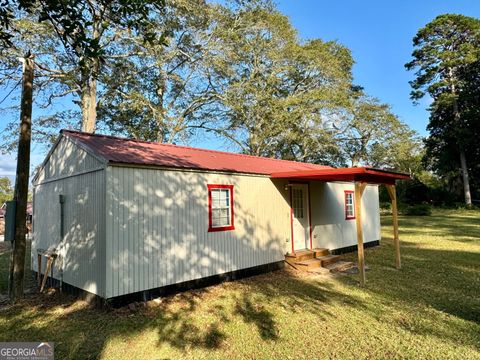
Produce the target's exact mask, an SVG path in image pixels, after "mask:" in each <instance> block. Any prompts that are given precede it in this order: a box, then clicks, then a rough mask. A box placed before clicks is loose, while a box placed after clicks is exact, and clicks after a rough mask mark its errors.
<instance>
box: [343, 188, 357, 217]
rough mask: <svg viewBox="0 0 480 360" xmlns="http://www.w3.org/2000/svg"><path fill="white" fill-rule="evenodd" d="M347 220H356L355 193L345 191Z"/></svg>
mask: <svg viewBox="0 0 480 360" xmlns="http://www.w3.org/2000/svg"><path fill="white" fill-rule="evenodd" d="M345 219H346V220H351V219H355V202H354V192H353V191H350V190H345Z"/></svg>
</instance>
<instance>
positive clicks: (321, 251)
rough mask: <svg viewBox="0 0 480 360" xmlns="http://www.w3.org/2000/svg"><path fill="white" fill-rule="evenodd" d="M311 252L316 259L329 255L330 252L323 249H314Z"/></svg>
mask: <svg viewBox="0 0 480 360" xmlns="http://www.w3.org/2000/svg"><path fill="white" fill-rule="evenodd" d="M312 251H313V253H314V255H315V257H316V258H318V257H320V256H326V255H330V250H328V249H324V248H316V249H313V250H312Z"/></svg>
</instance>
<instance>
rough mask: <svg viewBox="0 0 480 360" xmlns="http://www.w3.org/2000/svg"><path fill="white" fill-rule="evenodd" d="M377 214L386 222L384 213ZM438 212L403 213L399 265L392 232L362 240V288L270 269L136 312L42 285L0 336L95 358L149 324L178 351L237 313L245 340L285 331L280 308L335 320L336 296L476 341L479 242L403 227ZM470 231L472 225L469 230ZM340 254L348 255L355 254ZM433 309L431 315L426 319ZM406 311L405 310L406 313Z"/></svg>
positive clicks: (215, 334)
mask: <svg viewBox="0 0 480 360" xmlns="http://www.w3.org/2000/svg"><path fill="white" fill-rule="evenodd" d="M382 220H383V222H384V224H385V225H386V224H387V222H388V221H387V222H386V221H385V219H382ZM446 221H453V220H449V219H448V217H447V219H445V218H442V217H440V216H436V217H431V218H426V219H418V218H411V219H409V218H401V238H402V237H403V238H404V239H405V241H402V263H403V267H402V269H401V270H400V271H396V270H395V269H394V268H393V266H394V249H393V244H392V240H391V238H389V237H385V238H384V239H383V240H382V242H381V244H382V245H381V246H379V247H376V248H371V249H367V250H366V261H367V264H368V265H369V267H370V269H371V270H370V271H368V272H367V287H366V289H365V290H361V289H358V288H357V287H356V283H357V277H356V276H339V277H337V278H336V280H335V282H337V284H335V282H334V281H324V279H323V278H321V277H311V276H303V275H301V274H297V273H293V272H289V271H278V272H274V273H270V274H266V275H261V276H257V277H254V278H250V279H244V280H240V281H236V282H232V283H225V284H222V285H219V286H213V287H209V288H205V289H201V290H193V291H188V292H185V293H182V294H178V295H175V296H171V297H167V298H164V299H163V300H162V302H161V304H160V305H159V306H156V307H152V308H140V309H138V310H137V311H134V312H132V311H130V310H128V308H122V309H119V310H112V311H100V310H95V309H91V308H89V307H88V306H86V305H85V304H84V303H82V302H79V301H76V300H75V299H72V298H70V297H66V296H62V295H60V294H46V295H41V296H36V297H30V298H27V299H26V300H25V301H23V302H21V303H20V304H18V305H16V306H14V307H11V308H8V309H3V310H1V311H0V341H22V340H23V341H33V340H47V341H55V343H56V354H58V357H59V358H98V357H101V356H102V355H104V354H105V351H106V349H107V348H108V349H109V350H111V349H112V348H113V347H115V346H116V345H117V344H118V346H119V347H120V348H121V349H124V346H125V345H124V344H125V343H126V344H130V343H132V344H134V345H135V344H136V342H137V340H138V337H141V335H142V334H144V333H146V332H149V333H153V334H154V335H155V338H156V340H155V341H156V342H154V344H155V345H154V347H156V348H155V349H153V351H158V352H160V353H161V352H162V351H164V349H166V348H173V349H174V350H178V351H180V352H182V353H184V352H186V351H189V350H199V349H203V350H205V351H216V350H218V351H224V350H225V349H226V348H228V347H229V344H231V343H232V342H234V341H235V340H236V339H235V333H234V331H232V329H233V327H235V326H239V325H237V324H239V323H241V324H244V325H246V326H247V328H248V329H251V330H252V334H249V336H251V337H252V342H255V341H257V342H258V343H261V344H271V343H273V344H276V342H278V341H280V340H283V337H282V330H285V328H284V326H285V325H284V324H282V321H285V317H288V315H285V314H293V315H295V314H297V315H298V314H300V315H301V316H300V318H302V319H305V321H307V320H306V319H315V321H336V319H337V315H338V314H337V313H335V312H334V313H332V309H333V307H334V306H335V305H339V306H341V308H342V310H341V312H342V313H344V314H349V313H350V312H354V311H356V312H357V316H359V315H358V313H361V316H362V318H359V320H360V319H365V320H366V321H371V319H376V320H378V321H390V322H393V325H394V326H397V327H399V328H401V329H403V330H405V331H408V332H411V333H412V334H415V335H417V334H418V335H423V336H434V337H437V338H439V339H440V340H441V341H442V342H447V343H452V344H459V345H460V344H461V345H467V346H470V347H472V348H474V349H480V338H479V332H478V330H479V329H480V328H479V324H480V299H479V296H478V294H479V293H480V291H479V289H480V278H479V270H478V264H480V252H475V251H474V250H472V251H466V250H463V248H462V247H461V246H463V245H461V244H459V245H458V246H459V247H458V248H455V249H448V248H441V247H435V246H434V243H432V242H431V240H430V242H428V243H423V242H422V241H417V240H412V239H410V238H409V237H410V235H409V233H408V231H409V228H410V227H416V226H417V227H420V228H421V229H424V231H426V232H429V231H434V230H436V229H437V228H438V227H439V226H448V225H442V224H444V223H445V222H446ZM462 221H463V220H462ZM460 224H463V222H460ZM464 225H465V226H466V225H468V222H466V223H465V224H464ZM388 230H389V229H388ZM463 231H464V230H463V227H462V225H460V226H459V227H457V230H451V231H450V232H451V234H453V235H448V234H449V233H450V232H448V234H447V235H445V236H446V239H447V240H454V241H455V240H456V239H458V238H461V237H462V235H463ZM419 233H420V234H421V232H419V231H417V232H416V235H418V234H419ZM477 233H478V230H476V229H473V230H472V234H473V235H472V236H473V237H477V236H478V234H477ZM479 241H480V240H479ZM469 246H470V245H469ZM473 249H475V248H473ZM348 257H351V258H352V259H354V258H355V257H356V254H351V255H348V256H347V258H348ZM338 283H341V284H343V285H345V288H344V289H343V290H342V289H341V287H338ZM351 290H353V291H351ZM397 308H398V310H400V311H403V312H401V313H400V315H398V317H395V316H396V315H392V310H396V309H397ZM431 309H433V310H434V311H435V312H436V315H435V319H434V320H432V321H429V319H428V317H429V316H431V315H432V312H431ZM405 312H406V313H407V314H410V316H404V315H405ZM437 312H441V313H444V314H445V315H446V316H448V317H445V318H444V317H443V316H440V315H438V313H437ZM282 314H283V315H282ZM304 315H305V316H304ZM297 319H298V317H297ZM419 319H420V320H425V321H418V320H419ZM337 321H342V320H337ZM439 321H441V322H443V323H442V324H440V323H439ZM445 324H446V325H445ZM365 326H371V324H370V325H368V324H366V325H365ZM240 328H241V329H242V331H245V327H240ZM283 336H285V334H284V333H283ZM257 339H258V340H257ZM135 346H138V345H135ZM260 346H261V345H260ZM127 348H128V346H127ZM150 350H151V349H150Z"/></svg>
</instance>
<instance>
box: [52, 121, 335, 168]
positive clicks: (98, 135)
mask: <svg viewBox="0 0 480 360" xmlns="http://www.w3.org/2000/svg"><path fill="white" fill-rule="evenodd" d="M65 132H67V133H74V134H81V135H87V136H95V137H104V138H110V139H116V140H123V141H133V142H138V143H144V144H155V145H161V146H168V147H177V148H184V149H190V150H196V151H204V152H209V153H221V154H228V155H235V156H241V157H246V158H255V159H266V160H273V161H280V162H289V163H297V164H302V165H313V166H318V167H324V168H331V167H330V166H328V165H320V164H313V163H305V162H301V161H296V160H285V159H277V158H270V157H265V156H256V155H248V154H239V153H234V152H228V151H222V150H211V149H203V148H196V147H192V146H186V145H176V144H166V143H161V142H156V141H145V140H138V139H129V138H124V137H120V136H114V135H107V134H98V133H88V132H84V131H77V130H68V129H62V130H60V133H65Z"/></svg>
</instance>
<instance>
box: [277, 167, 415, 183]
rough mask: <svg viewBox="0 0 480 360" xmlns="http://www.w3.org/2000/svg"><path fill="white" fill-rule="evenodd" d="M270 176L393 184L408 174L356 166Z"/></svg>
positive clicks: (305, 179)
mask: <svg viewBox="0 0 480 360" xmlns="http://www.w3.org/2000/svg"><path fill="white" fill-rule="evenodd" d="M271 177H272V178H274V179H275V178H282V179H290V180H304V181H308V180H319V181H362V182H367V183H373V184H395V181H396V180H408V179H410V175H408V174H403V173H398V172H395V171H387V170H380V169H374V168H369V167H356V168H337V169H335V168H327V169H316V170H304V171H286V172H284V171H277V172H274V173H272V174H271Z"/></svg>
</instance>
